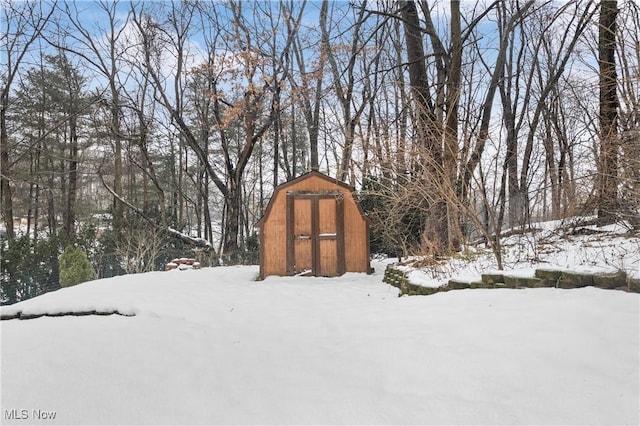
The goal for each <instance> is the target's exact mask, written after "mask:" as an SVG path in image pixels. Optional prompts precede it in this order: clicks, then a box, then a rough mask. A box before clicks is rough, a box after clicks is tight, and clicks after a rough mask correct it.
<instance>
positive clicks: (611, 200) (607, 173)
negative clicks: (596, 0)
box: [597, 0, 619, 219]
mask: <svg viewBox="0 0 640 426" xmlns="http://www.w3.org/2000/svg"><path fill="white" fill-rule="evenodd" d="M617 14H618V4H617V0H604V1H602V2H601V3H600V20H599V35H598V56H599V57H598V65H599V69H600V120H599V122H600V158H599V167H598V172H599V174H598V178H599V179H598V201H597V202H598V217H599V218H601V219H610V218H612V217H613V216H614V215H615V211H616V206H617V202H618V146H619V143H618V129H617V125H618V95H617V92H616V88H617V87H616V59H615V53H616V17H617Z"/></svg>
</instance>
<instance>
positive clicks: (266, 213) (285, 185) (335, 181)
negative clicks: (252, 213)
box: [255, 170, 371, 228]
mask: <svg viewBox="0 0 640 426" xmlns="http://www.w3.org/2000/svg"><path fill="white" fill-rule="evenodd" d="M314 176H315V177H318V178H320V179H323V180H325V181H327V182H329V183H332V184H335V185H338V186H339V187H341V188H344V189H346V190H347V191H349V192H350V193H352V194H353V193H354V192H355V189H354V188H353V187H352V186H350V185H348V184H346V183H344V182H342V181H339V180H338V179H335V178H332V177H331V176H327V175H325V174H324V173H320V172H318V171H315V170H312V171H310V172H307V173H305V174H303V175H300V176H298V177H297V178H295V179H291V180H290V181H288V182H285V183H281V184H280V185H278V186H276V188H275V189H274V190H273V195H272V196H271V199H270V200H269V204H267V209H266V210H265V211H264V214H263V215H262V217H261V218H260V219H259V220H258V221H257V222H256V224H255V227H256V228H261V227H262V225H263V224H264V221H265V220H266V219H267V218H268V217H269V214H270V213H271V209H272V208H273V204H274V201H275V199H276V194H277V193H278V192H280V191H282V190H283V189H286V188H288V187H289V186H293V185H295V184H297V183H300V182H302V181H303V180H305V179H309V178H310V177H314ZM353 199H354V201H355V203H356V207H357V208H358V212H360V216H361V217H362V218H363V219H364V221H366V222H367V223H368V224H371V219H369V217H368V216H367V214H366V213H365V212H364V210H362V206H361V205H360V203H359V202H358V200H357V199H356V197H355V196H354V197H353Z"/></svg>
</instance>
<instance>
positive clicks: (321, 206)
mask: <svg viewBox="0 0 640 426" xmlns="http://www.w3.org/2000/svg"><path fill="white" fill-rule="evenodd" d="M318 223H319V229H318V233H319V234H320V235H331V234H333V235H335V233H336V200H335V198H328V199H321V200H319V202H318Z"/></svg>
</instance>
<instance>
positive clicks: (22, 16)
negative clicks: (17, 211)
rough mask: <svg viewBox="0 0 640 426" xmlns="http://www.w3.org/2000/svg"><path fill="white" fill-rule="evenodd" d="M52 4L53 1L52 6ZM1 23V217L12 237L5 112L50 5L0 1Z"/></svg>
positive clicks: (49, 15) (48, 16) (39, 33)
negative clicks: (14, 84)
mask: <svg viewBox="0 0 640 426" xmlns="http://www.w3.org/2000/svg"><path fill="white" fill-rule="evenodd" d="M53 6H55V4H54V5H53ZM0 9H2V14H3V19H2V20H1V21H2V23H3V25H4V26H5V28H4V30H3V31H2V36H1V38H0V40H1V41H2V55H0V57H2V58H3V59H2V62H1V64H2V66H3V74H2V78H1V79H0V81H1V84H2V85H1V86H0V190H1V193H2V194H1V196H0V198H1V199H2V218H3V221H4V224H5V228H6V230H7V237H8V238H9V240H12V239H13V238H14V236H15V231H14V227H13V196H12V193H11V183H10V167H9V165H10V159H9V157H10V147H9V135H8V134H7V118H6V117H7V111H8V110H9V107H10V104H9V96H10V93H11V87H12V84H13V82H14V80H15V78H16V76H17V75H18V72H19V70H20V68H21V66H22V65H23V62H24V61H25V58H26V56H27V54H28V52H29V50H30V48H31V46H32V45H33V44H34V42H35V41H36V40H38V39H39V38H40V37H41V35H42V33H43V31H44V29H45V28H46V26H47V25H48V23H49V21H50V19H51V16H52V15H53V12H54V7H52V5H50V4H48V3H42V2H39V1H24V2H16V1H10V0H3V1H2V3H1V7H0Z"/></svg>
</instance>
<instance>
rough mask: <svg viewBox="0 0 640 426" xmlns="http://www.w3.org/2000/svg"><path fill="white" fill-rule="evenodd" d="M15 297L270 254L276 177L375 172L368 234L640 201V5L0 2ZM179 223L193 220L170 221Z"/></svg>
mask: <svg viewBox="0 0 640 426" xmlns="http://www.w3.org/2000/svg"><path fill="white" fill-rule="evenodd" d="M0 5H1V6H0V9H1V14H2V19H1V22H2V38H1V41H0V50H1V51H2V52H1V53H0V62H1V63H2V69H3V74H2V78H1V79H0V89H1V92H0V106H1V108H0V124H1V149H0V171H1V182H0V183H1V189H2V194H1V200H2V209H1V212H2V229H3V232H2V244H1V248H2V273H1V278H2V293H1V300H2V302H3V303H12V302H15V301H17V300H21V299H24V298H28V297H32V296H34V295H37V294H40V293H42V292H44V291H47V290H49V289H52V288H57V286H59V280H58V276H59V270H58V256H59V255H60V254H61V253H62V252H63V251H64V248H65V247H66V246H67V245H75V246H78V247H81V248H82V249H83V250H84V251H85V252H86V254H87V255H88V257H89V259H90V261H91V262H92V264H93V267H94V269H95V273H96V275H97V276H100V277H104V276H112V275H116V274H122V273H133V272H144V271H150V270H154V269H160V268H161V267H162V266H163V263H164V262H166V261H167V260H168V259H171V258H173V257H176V256H178V257H179V256H181V255H183V253H184V252H189V251H190V250H192V249H196V250H197V256H198V257H199V260H201V261H203V262H204V263H205V264H217V263H218V262H224V263H243V262H244V263H250V262H255V261H256V260H257V237H256V235H255V232H256V231H255V229H254V224H255V223H256V222H257V220H258V219H259V218H260V217H261V215H262V213H263V211H264V208H265V207H266V205H267V203H268V201H269V197H270V196H271V193H272V190H273V188H274V187H275V186H277V185H278V184H280V183H283V182H286V181H288V180H291V179H293V178H295V177H297V176H299V175H301V174H302V173H305V172H307V171H310V170H319V171H321V172H323V173H326V174H328V175H331V176H334V177H336V178H337V179H339V180H341V181H344V182H346V183H347V184H349V185H351V186H353V187H355V188H356V189H357V190H358V196H359V198H360V200H361V202H362V206H363V208H364V209H365V211H366V213H367V214H368V215H369V217H370V218H371V220H372V238H371V245H372V247H371V251H372V253H375V252H386V253H392V254H403V255H406V254H415V253H419V254H430V255H434V256H441V255H446V254H448V253H451V252H455V251H456V250H459V249H460V247H462V246H463V245H465V244H467V243H468V242H470V241H478V240H484V241H485V242H486V243H487V244H488V245H489V247H491V248H492V249H493V251H494V253H495V255H496V257H497V259H498V263H499V264H500V247H499V238H497V237H496V236H497V235H499V234H500V232H501V230H503V229H506V228H514V227H527V226H528V225H529V224H530V223H531V222H532V221H538V220H545V219H558V218H563V217H567V216H572V215H597V216H598V218H599V220H601V221H602V222H603V223H604V222H610V221H627V223H629V226H630V228H633V226H634V224H638V223H639V222H640V221H639V220H638V219H637V215H638V214H637V212H638V209H639V204H640V191H639V189H640V188H639V187H640V174H639V173H640V99H639V96H640V8H639V6H638V4H637V3H636V2H634V1H632V0H617V1H616V0H613V1H602V2H599V1H594V0H569V1H565V2H560V3H555V2H546V1H544V2H543V1H533V0H529V1H520V2H516V1H511V0H496V1H492V2H485V1H465V2H459V1H456V0H452V1H427V0H422V1H415V2H414V1H384V0H378V1H368V2H367V1H361V2H346V1H344V2H343V1H339V2H326V1H325V2H309V1H294V0H280V1H278V2H241V1H225V2H218V1H216V2H213V1H197V2H193V1H178V0H175V1H161V2H155V1H154V2H151V1H149V2H145V1H142V2H124V1H108V0H99V1H76V2H73V1H55V0H45V1H39V0H38V1H13V0H0ZM176 236H177V237H179V238H175V237H176Z"/></svg>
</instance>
